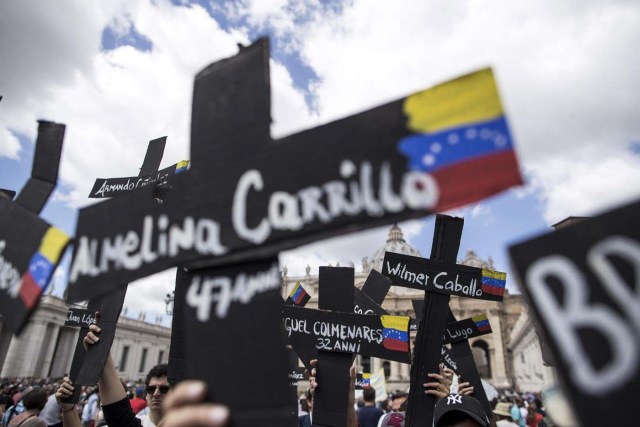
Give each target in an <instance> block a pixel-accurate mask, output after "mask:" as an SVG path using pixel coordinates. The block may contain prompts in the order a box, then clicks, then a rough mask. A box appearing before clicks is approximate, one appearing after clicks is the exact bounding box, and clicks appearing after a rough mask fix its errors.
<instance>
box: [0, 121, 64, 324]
mask: <svg viewBox="0 0 640 427" xmlns="http://www.w3.org/2000/svg"><path fill="white" fill-rule="evenodd" d="M64 131H65V126H64V125H63V124H58V123H52V122H46V121H39V122H38V138H37V139H36V147H35V155H34V157H33V166H32V168H31V177H30V178H29V180H28V181H27V183H26V185H25V186H24V188H23V189H22V191H21V192H20V193H19V194H18V196H17V197H16V199H15V200H14V201H12V200H11V198H9V197H5V196H3V197H0V271H2V274H1V275H0V313H2V316H3V318H4V322H5V323H6V324H7V325H8V326H9V328H11V330H12V331H13V333H14V334H16V335H18V334H20V332H21V331H22V328H23V327H24V325H25V324H26V322H27V320H28V319H29V316H30V315H31V313H32V312H33V310H35V308H36V307H37V305H38V303H39V301H40V295H41V294H42V292H44V290H45V289H46V287H47V286H48V285H49V281H50V279H51V277H52V275H53V272H54V270H55V269H56V267H57V265H58V263H59V261H60V258H61V256H62V254H63V252H64V250H65V248H66V246H67V244H68V242H69V238H68V237H67V236H66V235H65V234H64V233H63V232H62V231H61V230H59V229H57V228H55V227H52V226H50V225H49V224H48V223H47V222H46V221H44V220H42V219H41V218H40V217H39V214H40V211H41V210H42V208H43V207H44V205H45V203H46V202H47V200H48V199H49V196H50V195H51V193H52V192H53V189H54V188H55V186H56V182H57V180H58V165H59V163H60V155H61V152H62V141H63V139H64Z"/></svg>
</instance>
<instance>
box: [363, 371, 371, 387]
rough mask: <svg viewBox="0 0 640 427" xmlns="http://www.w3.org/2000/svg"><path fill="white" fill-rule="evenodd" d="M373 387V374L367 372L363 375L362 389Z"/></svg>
mask: <svg viewBox="0 0 640 427" xmlns="http://www.w3.org/2000/svg"><path fill="white" fill-rule="evenodd" d="M370 387H371V374H370V373H367V372H363V373H362V388H370Z"/></svg>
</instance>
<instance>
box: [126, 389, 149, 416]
mask: <svg viewBox="0 0 640 427" xmlns="http://www.w3.org/2000/svg"><path fill="white" fill-rule="evenodd" d="M129 403H130V404H131V409H133V413H134V414H137V413H138V412H140V411H142V410H143V409H144V408H146V407H147V399H145V398H144V387H136V390H135V396H134V397H133V399H129Z"/></svg>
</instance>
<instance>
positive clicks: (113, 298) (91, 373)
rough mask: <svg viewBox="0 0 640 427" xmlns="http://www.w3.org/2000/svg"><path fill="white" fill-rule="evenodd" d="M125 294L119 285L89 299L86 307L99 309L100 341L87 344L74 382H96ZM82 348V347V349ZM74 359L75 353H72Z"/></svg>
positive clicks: (125, 290)
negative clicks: (103, 294)
mask: <svg viewBox="0 0 640 427" xmlns="http://www.w3.org/2000/svg"><path fill="white" fill-rule="evenodd" d="M126 294H127V287H126V286H121V287H120V288H118V290H117V291H115V292H112V293H110V294H108V295H105V296H104V297H101V298H98V299H96V300H92V301H89V304H88V309H90V310H94V308H96V310H94V312H95V311H99V312H100V320H99V321H98V323H97V325H98V326H99V327H100V329H101V330H102V331H101V332H100V341H99V342H97V343H95V344H93V345H91V346H89V350H88V351H87V352H86V354H85V356H84V360H82V357H81V358H80V359H81V367H80V371H79V373H78V377H77V378H76V380H75V382H74V383H75V384H80V385H94V384H97V383H98V380H99V379H100V376H102V370H103V369H104V364H105V363H106V362H107V358H108V357H109V352H110V351H111V344H113V340H114V339H115V336H116V328H117V325H118V319H119V318H120V313H121V312H122V305H123V304H124V298H125V296H126ZM78 338H79V339H80V338H83V330H81V331H80V337H78ZM83 350H84V349H83ZM74 359H75V354H74Z"/></svg>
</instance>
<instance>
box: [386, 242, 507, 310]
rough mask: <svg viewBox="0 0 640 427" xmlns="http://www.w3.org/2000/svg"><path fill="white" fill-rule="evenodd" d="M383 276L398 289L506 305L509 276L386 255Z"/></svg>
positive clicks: (466, 267) (415, 258) (406, 256)
mask: <svg viewBox="0 0 640 427" xmlns="http://www.w3.org/2000/svg"><path fill="white" fill-rule="evenodd" d="M382 270H383V271H382V274H384V275H385V276H387V277H389V278H390V279H391V281H392V282H393V284H394V285H400V286H404V287H407V288H412V289H420V290H423V291H426V292H435V293H440V294H447V295H457V296H461V297H467V298H478V299H483V300H490V301H502V297H503V295H504V289H505V284H506V280H507V275H506V273H501V272H499V271H493V270H488V269H482V268H477V267H469V266H466V265H460V264H456V263H452V262H443V261H437V260H433V259H427V258H420V257H414V256H410V255H402V254H397V253H394V252H386V253H385V255H384V261H383V266H382Z"/></svg>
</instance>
